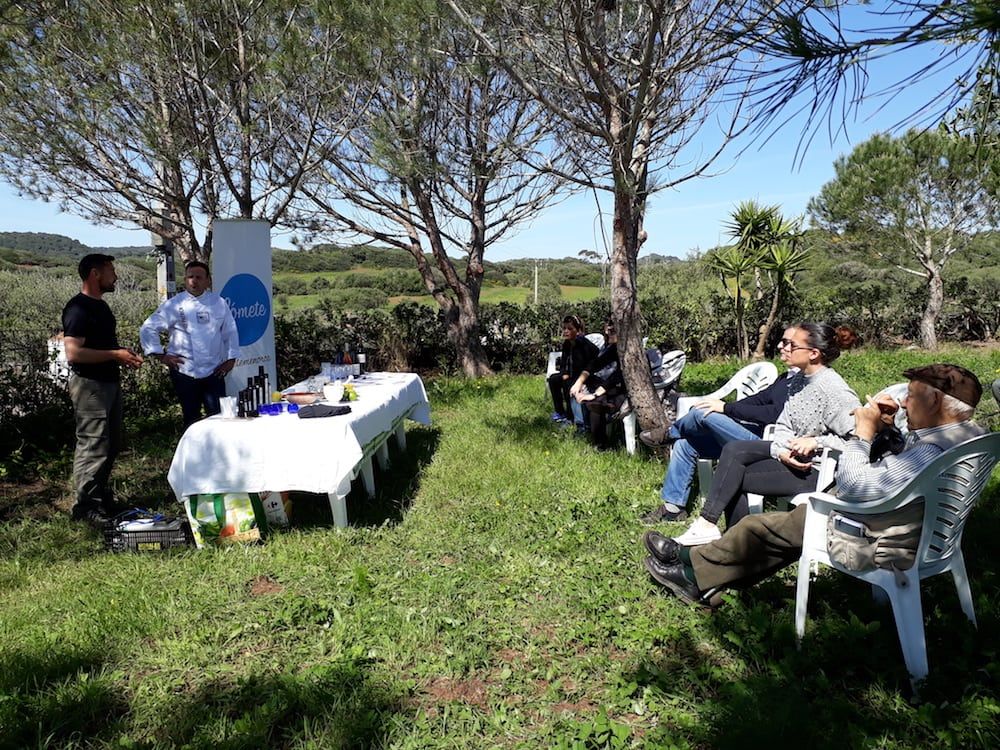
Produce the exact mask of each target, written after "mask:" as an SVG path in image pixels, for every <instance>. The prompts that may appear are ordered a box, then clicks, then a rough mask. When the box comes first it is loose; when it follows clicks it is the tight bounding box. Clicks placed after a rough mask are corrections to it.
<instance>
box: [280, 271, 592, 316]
mask: <svg viewBox="0 0 1000 750" xmlns="http://www.w3.org/2000/svg"><path fill="white" fill-rule="evenodd" d="M285 275H286V276H288V275H289V274H285ZM315 275H317V276H326V277H334V276H337V275H338V274H337V273H333V272H331V273H323V274H315ZM560 289H561V290H562V298H563V299H564V300H566V301H567V302H589V301H590V300H592V299H597V298H598V297H599V296H600V295H601V294H603V293H604V292H603V291H602V290H601V289H598V288H597V287H596V286H561V287H560ZM529 291H530V290H529V289H528V288H527V287H522V286H486V287H483V290H482V294H481V295H480V301H481V302H483V303H488V304H496V303H498V302H513V303H515V304H524V301H525V300H526V299H527V295H528V292H529ZM279 296H282V297H286V298H287V300H288V302H287V305H279V310H289V311H295V310H303V309H305V308H309V307H315V306H316V305H318V304H319V301H320V299H321V298H322V296H323V295H322V294H291V295H279ZM400 302H420V303H421V304H425V305H436V304H437V303H436V302H435V301H434V299H433V298H432V297H431V296H430V295H429V294H424V295H400V296H393V297H390V298H389V304H390V305H398V304H399V303H400Z"/></svg>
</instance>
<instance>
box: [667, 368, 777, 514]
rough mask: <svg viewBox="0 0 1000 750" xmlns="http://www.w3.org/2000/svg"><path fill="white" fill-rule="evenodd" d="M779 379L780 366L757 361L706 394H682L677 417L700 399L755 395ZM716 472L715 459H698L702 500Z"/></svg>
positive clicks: (685, 412)
mask: <svg viewBox="0 0 1000 750" xmlns="http://www.w3.org/2000/svg"><path fill="white" fill-rule="evenodd" d="M777 379H778V368H777V367H775V366H774V364H773V363H772V362H755V363H754V364H752V365H747V366H746V367H743V368H741V369H740V370H739V371H737V373H736V374H735V375H733V376H732V377H731V378H729V380H728V381H726V384H725V385H723V386H722V387H721V388H717V389H716V390H714V391H712V392H711V393H707V394H705V395H704V396H682V397H681V398H679V399H677V419H680V418H681V417H683V416H684V415H685V414H687V413H688V412H689V411H691V407H693V406H694V405H695V404H697V403H698V402H699V401H704V400H705V399H707V398H718V399H724V398H726V397H727V396H728V395H729V394H730V393H734V392H735V393H736V400H737V401H739V400H740V399H741V398H746V397H747V396H753V395H756V394H758V393H760V392H761V391H762V390H764V389H765V388H767V387H768V386H769V385H771V384H772V383H773V382H774V381H775V380H777ZM714 473H715V459H712V458H700V459H698V496H699V498H700V499H701V501H702V502H705V497H706V496H707V495H708V491H709V489H710V488H711V486H712V476H713V475H714Z"/></svg>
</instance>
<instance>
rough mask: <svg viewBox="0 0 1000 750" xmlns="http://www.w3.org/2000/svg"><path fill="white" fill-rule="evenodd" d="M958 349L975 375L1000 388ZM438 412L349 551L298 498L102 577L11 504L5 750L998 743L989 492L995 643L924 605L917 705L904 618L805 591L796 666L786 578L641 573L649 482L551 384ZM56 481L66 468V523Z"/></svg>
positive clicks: (993, 523)
mask: <svg viewBox="0 0 1000 750" xmlns="http://www.w3.org/2000/svg"><path fill="white" fill-rule="evenodd" d="M949 355H950V358H952V359H956V358H961V361H963V362H964V363H966V364H968V365H970V366H972V367H973V368H974V369H975V370H976V371H977V372H978V373H979V374H980V375H981V376H984V377H985V376H986V375H987V370H988V369H989V368H992V369H993V370H995V369H996V368H997V366H1000V362H998V361H997V359H996V355H995V354H992V353H985V352H984V353H969V352H965V351H962V350H955V351H954V352H953V353H952V352H949ZM925 360H926V357H925V356H924V355H919V354H910V353H893V354H883V353H860V354H854V353H852V354H850V356H848V355H845V357H844V359H843V360H842V362H841V363H839V369H840V370H841V372H842V373H843V374H844V375H845V377H846V378H847V379H848V381H849V382H851V383H852V384H854V385H855V387H856V388H858V390H859V391H873V390H876V389H877V388H878V387H879V386H880V385H882V384H884V383H887V382H896V381H897V380H899V379H900V378H899V377H898V372H899V371H900V370H901V369H902V368H903V367H905V366H911V365H912V364H916V363H918V362H922V361H925ZM731 369H732V368H731V367H729V366H728V365H723V364H720V363H710V364H705V365H696V366H691V367H690V368H689V369H688V371H686V375H685V381H686V382H687V383H689V386H688V389H689V390H692V391H695V387H696V386H701V385H705V386H706V387H714V385H717V384H719V383H721V382H722V381H723V380H724V379H725V377H724V375H725V374H726V373H727V372H731ZM427 390H428V395H429V397H430V399H431V403H432V414H433V418H434V425H433V427H430V428H425V427H412V428H411V429H410V430H409V432H408V440H409V450H408V451H407V453H406V454H405V455H400V454H398V453H397V452H395V450H394V451H393V453H392V458H393V466H392V470H391V471H389V472H383V473H380V474H379V475H378V477H377V479H378V487H379V494H378V497H377V498H376V500H375V501H374V502H369V501H367V500H365V499H364V498H363V497H361V496H360V495H357V494H352V495H351V497H350V499H349V512H350V514H351V518H352V521H353V525H352V526H351V527H350V528H348V529H346V530H337V529H335V528H332V527H331V526H330V525H329V510H328V508H327V507H326V505H325V502H323V501H322V500H321V499H319V498H312V497H308V496H297V497H296V498H295V503H296V508H295V512H296V513H297V521H296V526H295V527H294V528H293V529H291V530H288V531H283V532H278V533H276V534H275V535H273V536H272V538H271V539H270V540H269V541H268V542H267V543H266V544H264V545H261V546H256V547H248V548H232V549H225V550H218V551H190V552H182V553H179V554H167V555H157V554H146V555H111V554H107V553H104V552H102V551H101V548H100V545H99V543H98V541H97V539H96V537H95V536H93V535H92V534H91V533H90V532H87V531H85V530H84V529H82V528H81V527H80V526H78V525H73V524H71V523H70V522H69V521H68V520H66V518H65V515H64V514H63V513H59V512H56V513H52V512H45V511H46V507H47V506H45V505H44V504H37V505H34V506H30V507H28V505H26V504H27V503H29V502H31V498H30V497H28V495H27V492H28V488H24V493H23V494H22V493H21V492H20V491H19V490H16V489H6V488H5V489H4V492H5V500H7V501H8V502H9V503H10V502H13V503H15V504H16V503H18V502H21V503H24V504H25V505H21V506H18V507H19V508H21V510H20V511H18V512H14V511H12V510H10V507H8V508H7V509H6V517H7V518H8V521H7V522H6V523H5V524H4V525H2V526H0V665H2V669H0V747H4V748H6V747H10V748H15V747H36V746H37V747H42V746H55V747H99V748H102V747H107V748H110V747H116V748H121V747H181V746H183V747H194V748H202V747H203V748H209V747H226V748H244V747H245V748H260V747H287V748H338V747H343V748H357V747H375V748H380V747H393V748H439V747H440V748H493V747H511V748H548V747H566V748H569V747H574V748H575V747H579V748H605V747H606V748H633V747H634V748H663V747H677V748H686V747H692V748H716V747H718V748H753V747H763V746H773V747H785V746H793V745H794V746H807V747H810V748H847V747H879V748H918V747H955V748H966V747H984V748H986V747H996V746H997V744H998V742H1000V718H998V717H1000V702H998V698H997V693H996V685H997V681H998V679H1000V666H998V661H997V653H996V644H997V642H998V635H1000V632H998V631H1000V604H998V601H1000V597H998V596H997V593H998V592H997V588H998V585H1000V563H997V561H996V555H995V554H994V553H993V549H994V547H995V539H996V538H997V536H998V534H1000V508H998V500H1000V487H998V483H997V481H996V478H994V482H993V483H992V484H991V486H990V487H989V488H988V490H987V492H986V494H985V496H984V499H983V502H982V504H981V507H980V508H979V509H977V511H976V513H975V515H974V516H973V521H972V522H970V525H969V528H968V530H967V534H966V542H965V549H966V554H967V560H968V563H969V567H970V574H971V577H972V583H973V592H974V596H975V597H976V606H977V612H978V615H979V630H978V631H975V630H973V629H972V628H971V627H970V626H969V625H968V624H967V623H966V622H965V621H964V619H963V616H962V614H961V611H960V609H959V607H958V603H957V600H956V597H955V594H954V587H953V586H952V585H951V584H950V583H949V582H947V581H944V580H934V581H931V582H929V584H925V586H926V589H927V590H926V593H925V597H924V607H925V614H926V623H927V637H928V650H929V658H930V664H931V675H930V678H929V680H928V684H927V686H926V688H925V690H924V692H923V697H924V700H925V702H924V704H923V705H921V706H919V707H914V706H911V705H910V704H908V702H907V700H906V697H907V687H906V684H907V679H906V675H905V670H904V668H903V664H902V658H901V656H900V653H899V647H898V644H897V640H896V635H895V631H894V628H893V625H892V618H891V616H889V615H887V614H886V613H884V612H883V611H881V610H880V609H879V608H877V607H876V606H875V605H874V604H873V603H872V601H871V597H870V595H869V593H868V591H867V589H866V588H865V587H864V586H862V585H859V584H858V583H856V582H852V581H850V580H848V579H846V578H843V577H837V576H833V575H829V574H827V575H824V576H823V577H822V578H821V579H820V580H819V581H818V582H817V583H816V584H815V587H814V590H813V594H812V596H811V603H810V625H809V632H808V634H807V638H806V641H805V644H804V646H803V649H802V650H801V651H800V650H797V649H796V647H795V640H794V636H793V631H792V603H793V602H792V597H793V591H792V589H791V588H790V587H789V583H790V581H791V575H790V573H791V571H788V572H786V574H785V575H784V576H779V577H778V578H776V579H772V580H771V581H768V582H766V583H765V584H763V585H761V586H758V587H756V588H754V589H752V590H750V591H747V592H742V593H739V594H734V595H733V596H732V597H731V599H730V601H729V603H728V604H727V606H726V607H724V608H723V609H722V610H721V611H719V612H717V613H716V614H714V615H710V614H707V613H704V612H700V611H695V610H691V609H689V608H687V607H685V606H684V605H682V604H680V603H679V602H678V601H676V600H674V599H673V598H671V597H669V596H666V595H664V594H662V593H661V592H660V591H659V590H658V588H657V587H656V586H655V585H654V584H652V583H651V582H650V581H649V579H648V578H647V576H646V574H645V573H644V571H643V569H642V566H641V560H642V557H643V551H642V548H641V546H640V544H639V536H640V534H641V532H642V528H641V527H640V525H639V524H638V522H637V520H636V519H637V516H638V515H639V514H640V513H642V512H645V511H647V510H649V509H650V508H651V507H652V506H653V504H654V503H655V502H656V500H655V498H656V493H657V490H658V488H659V484H660V481H661V478H662V473H663V466H662V465H661V464H660V463H659V462H658V461H657V460H655V459H653V458H650V457H647V456H637V457H628V456H626V455H624V453H610V454H607V453H596V452H594V451H593V450H592V449H591V448H590V447H589V446H588V445H587V444H586V443H585V442H583V441H581V440H579V439H577V438H575V437H574V436H572V435H570V434H568V433H567V432H564V431H561V430H559V429H558V428H556V427H554V426H552V425H551V424H550V423H549V422H548V419H547V415H548V412H549V411H550V408H549V406H550V405H549V404H548V403H547V401H546V397H545V395H544V391H543V385H542V381H541V379H540V378H539V377H509V378H506V377H501V378H496V379H491V380H486V381H477V382H470V383H467V382H462V381H458V380H451V379H439V380H434V381H429V382H428V383H427ZM699 390H700V388H699ZM985 405H986V403H985V402H984V406H985ZM993 411H994V413H995V408H994V409H993ZM177 419H179V416H177ZM130 427H131V428H132V430H131V432H132V434H131V440H132V442H131V449H130V451H129V452H128V453H127V454H126V455H125V457H124V458H123V460H122V462H121V464H120V466H119V468H118V469H117V470H116V476H117V477H118V478H119V479H120V481H121V482H122V483H123V484H124V485H125V486H126V487H127V488H128V489H129V490H130V491H132V492H134V493H136V496H137V497H138V496H141V497H142V498H143V499H146V500H150V501H151V502H152V503H153V504H160V505H164V506H168V498H169V489H168V487H167V485H166V482H165V478H164V475H165V472H166V468H167V466H168V464H169V458H170V453H171V447H172V445H173V441H175V440H176V435H177V427H176V423H175V422H174V421H172V419H171V417H170V416H168V417H166V418H163V419H160V420H151V421H149V422H144V423H142V424H136V423H134V422H130ZM67 470H68V465H67V462H66V460H65V458H63V459H62V460H61V461H60V462H58V463H57V464H56V466H54V467H53V472H52V477H53V481H54V482H57V485H56V487H57V489H58V490H59V493H60V497H59V500H60V501H61V502H65V500H66V499H67V498H66V497H65V490H64V486H65V485H64V483H65V479H64V478H63V474H64V473H65V472H66V471H67ZM35 489H37V488H35ZM168 507H169V506H168ZM49 510H51V509H49ZM29 511H30V512H29ZM668 528H672V529H675V530H679V529H680V527H679V526H676V527H668Z"/></svg>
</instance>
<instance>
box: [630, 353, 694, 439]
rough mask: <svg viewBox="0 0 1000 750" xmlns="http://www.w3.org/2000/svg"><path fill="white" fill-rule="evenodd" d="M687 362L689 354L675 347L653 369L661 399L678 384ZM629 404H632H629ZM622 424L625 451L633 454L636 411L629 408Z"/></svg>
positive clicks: (654, 382) (655, 383)
mask: <svg viewBox="0 0 1000 750" xmlns="http://www.w3.org/2000/svg"><path fill="white" fill-rule="evenodd" d="M686 364H687V355H686V354H685V353H684V352H683V351H681V350H680V349H674V350H673V351H670V352H667V353H666V354H664V355H663V360H662V361H661V363H660V366H659V367H657V368H656V369H655V370H653V387H654V388H655V389H656V391H657V392H658V393H659V394H660V400H661V401H662V400H663V397H664V396H665V395H666V394H667V392H669V390H670V389H671V388H672V387H673V386H675V385H676V384H677V381H679V380H680V379H681V373H682V372H683V371H684V365H686ZM626 404H628V402H626ZM629 406H631V405H630V404H629ZM622 426H623V427H624V428H625V451H626V452H627V453H628V454H629V455H632V454H634V453H635V449H636V442H635V435H636V419H635V412H634V411H632V410H631V408H629V411H628V413H626V414H625V415H624V416H623V417H622Z"/></svg>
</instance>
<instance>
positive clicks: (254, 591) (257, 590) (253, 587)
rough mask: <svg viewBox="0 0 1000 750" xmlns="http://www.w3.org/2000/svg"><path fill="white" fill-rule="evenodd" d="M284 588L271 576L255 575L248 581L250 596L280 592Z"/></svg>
mask: <svg viewBox="0 0 1000 750" xmlns="http://www.w3.org/2000/svg"><path fill="white" fill-rule="evenodd" d="M284 590H285V587H284V586H282V585H281V584H280V583H278V582H277V581H276V580H274V579H273V578H271V576H257V577H256V578H253V579H251V581H250V596H268V595H270V594H280V593H281V592H282V591H284Z"/></svg>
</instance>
